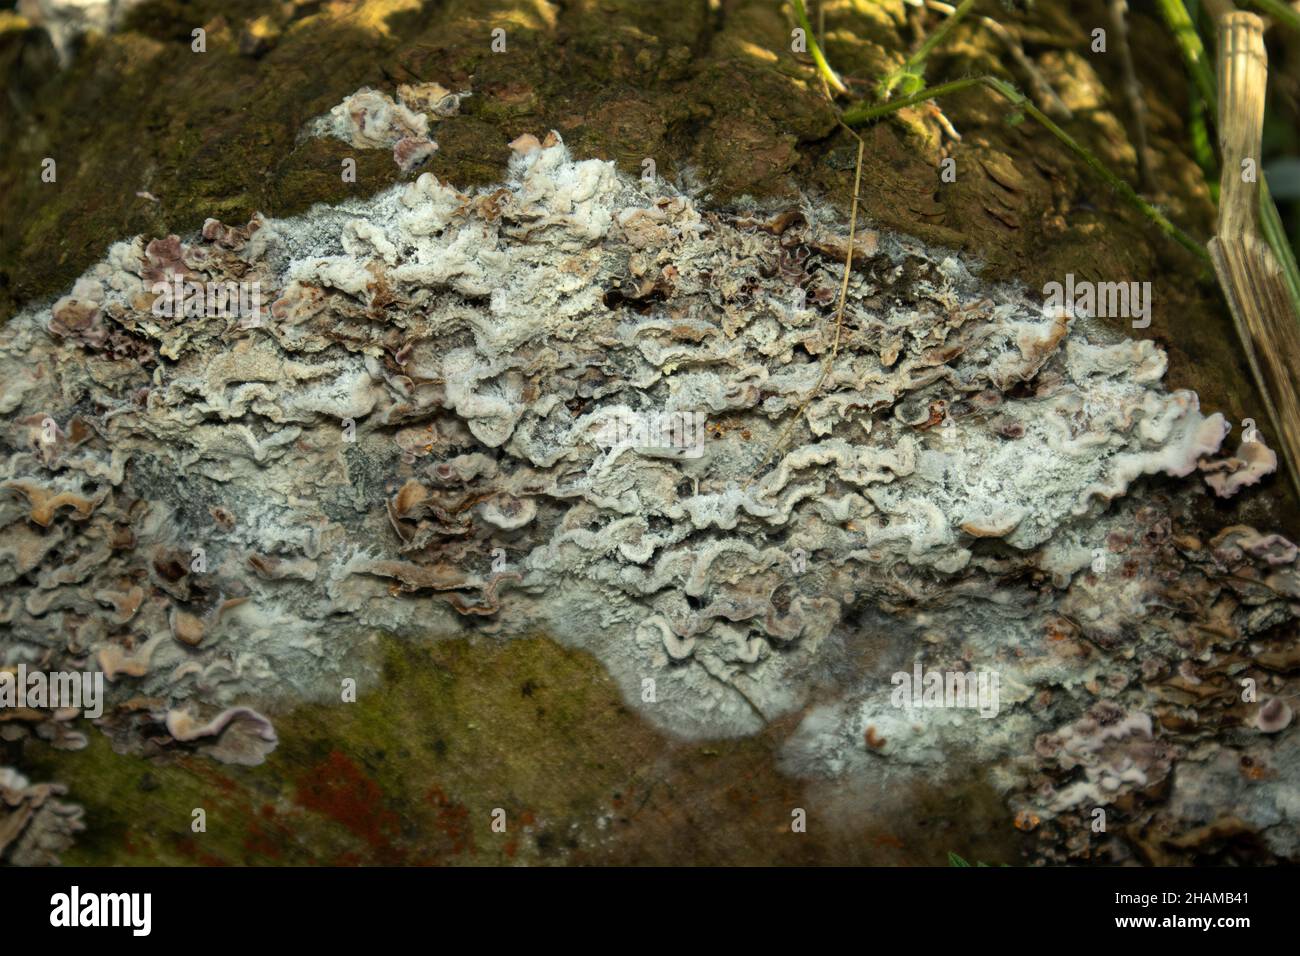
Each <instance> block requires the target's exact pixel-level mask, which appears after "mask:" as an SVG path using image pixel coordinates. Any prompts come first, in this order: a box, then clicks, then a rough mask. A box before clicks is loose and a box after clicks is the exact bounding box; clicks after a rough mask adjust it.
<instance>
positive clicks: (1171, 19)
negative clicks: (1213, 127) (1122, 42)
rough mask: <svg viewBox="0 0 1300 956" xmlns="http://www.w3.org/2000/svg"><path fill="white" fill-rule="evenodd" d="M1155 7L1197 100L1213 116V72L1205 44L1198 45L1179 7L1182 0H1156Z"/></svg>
mask: <svg viewBox="0 0 1300 956" xmlns="http://www.w3.org/2000/svg"><path fill="white" fill-rule="evenodd" d="M1156 6H1158V7H1159V8H1160V15H1161V16H1162V17H1164V20H1165V24H1166V25H1167V26H1168V27H1169V32H1170V33H1172V34H1173V35H1174V40H1175V41H1176V42H1177V43H1178V49H1179V51H1180V52H1181V53H1182V55H1183V61H1184V62H1185V63H1186V64H1187V71H1188V72H1189V73H1190V74H1191V75H1192V82H1193V83H1195V84H1196V89H1197V90H1198V91H1199V92H1200V94H1201V99H1202V100H1204V101H1205V104H1206V108H1207V109H1208V110H1209V113H1210V115H1211V116H1214V115H1215V111H1216V110H1217V109H1218V106H1217V104H1218V102H1219V90H1218V86H1217V85H1216V83H1215V81H1214V70H1212V69H1211V68H1210V64H1209V60H1208V59H1207V57H1206V55H1205V44H1203V43H1202V42H1201V35H1200V34H1199V33H1197V32H1196V25H1195V24H1194V23H1192V18H1191V17H1190V16H1189V15H1188V13H1187V8H1186V7H1185V6H1183V0H1156Z"/></svg>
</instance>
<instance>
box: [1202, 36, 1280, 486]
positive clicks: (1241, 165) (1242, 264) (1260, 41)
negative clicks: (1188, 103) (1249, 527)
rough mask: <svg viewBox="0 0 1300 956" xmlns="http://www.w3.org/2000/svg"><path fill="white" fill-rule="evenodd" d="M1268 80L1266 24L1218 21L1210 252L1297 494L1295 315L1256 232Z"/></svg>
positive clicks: (1270, 256) (1274, 264)
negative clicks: (1218, 178)
mask: <svg viewBox="0 0 1300 956" xmlns="http://www.w3.org/2000/svg"><path fill="white" fill-rule="evenodd" d="M1267 80H1268V58H1267V54H1266V53H1265V50H1264V25H1263V22H1262V21H1261V20H1260V18H1259V17H1257V16H1255V15H1254V14H1250V13H1230V14H1227V15H1226V16H1224V17H1223V18H1222V19H1220V21H1219V142H1220V146H1221V149H1222V155H1223V179H1222V183H1221V191H1220V201H1219V222H1218V227H1217V230H1216V232H1217V234H1216V236H1215V238H1213V239H1211V240H1210V242H1209V249H1210V255H1211V256H1212V257H1213V259H1214V268H1215V271H1216V272H1217V273H1218V275H1219V281H1220V284H1221V285H1222V286H1223V288H1224V291H1225V294H1226V295H1227V299H1228V305H1229V308H1230V309H1231V310H1232V318H1233V322H1234V324H1235V325H1236V327H1237V334H1238V335H1239V337H1240V338H1241V343H1242V347H1243V348H1244V349H1245V351H1246V357H1247V358H1248V360H1249V361H1250V368H1251V372H1252V373H1253V374H1254V376H1255V381H1256V383H1257V384H1258V386H1259V389H1260V392H1261V394H1262V396H1263V399H1264V403H1265V406H1266V410H1267V412H1268V416H1269V419H1270V421H1271V422H1272V425H1273V431H1274V433H1275V434H1276V435H1277V441H1278V443H1279V444H1280V446H1281V450H1282V453H1283V456H1284V457H1285V458H1286V462H1287V468H1288V470H1289V472H1290V475H1291V480H1292V481H1293V482H1294V483H1295V486H1296V489H1297V490H1298V491H1300V378H1297V375H1298V374H1300V373H1298V371H1297V369H1298V368H1300V316H1297V315H1296V314H1295V312H1294V311H1293V309H1292V307H1291V303H1290V300H1289V298H1288V295H1287V290H1286V286H1285V283H1284V279H1283V276H1282V270H1281V267H1280V265H1279V264H1278V262H1277V259H1276V258H1275V257H1274V255H1273V252H1272V250H1271V249H1270V248H1269V247H1268V243H1267V242H1266V241H1265V240H1264V237H1263V235H1262V234H1261V232H1260V228H1259V189H1260V185H1259V179H1260V176H1261V175H1262V174H1261V173H1260V171H1259V166H1260V136H1261V132H1262V130H1263V126H1264V93H1265V86H1266V83H1267Z"/></svg>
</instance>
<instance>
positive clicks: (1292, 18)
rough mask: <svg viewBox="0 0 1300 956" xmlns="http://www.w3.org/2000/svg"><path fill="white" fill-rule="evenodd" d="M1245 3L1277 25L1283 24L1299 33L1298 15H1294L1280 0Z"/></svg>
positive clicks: (1248, 0)
mask: <svg viewBox="0 0 1300 956" xmlns="http://www.w3.org/2000/svg"><path fill="white" fill-rule="evenodd" d="M1246 3H1248V4H1249V5H1250V6H1252V7H1255V8H1256V9H1257V10H1261V11H1263V12H1264V13H1266V14H1268V15H1269V16H1270V17H1272V18H1273V19H1274V20H1276V21H1277V22H1278V23H1284V24H1286V25H1287V26H1288V27H1290V28H1291V29H1292V30H1295V31H1297V32H1300V13H1296V12H1295V11H1294V10H1292V9H1291V8H1290V7H1288V6H1287V5H1286V4H1285V3H1283V2H1282V0H1246Z"/></svg>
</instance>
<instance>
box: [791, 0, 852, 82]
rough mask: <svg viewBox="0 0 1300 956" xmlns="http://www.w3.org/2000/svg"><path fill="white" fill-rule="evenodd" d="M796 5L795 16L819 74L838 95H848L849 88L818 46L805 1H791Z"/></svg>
mask: <svg viewBox="0 0 1300 956" xmlns="http://www.w3.org/2000/svg"><path fill="white" fill-rule="evenodd" d="M790 2H791V3H793V4H794V15H795V17H796V18H797V19H798V20H799V26H800V27H802V28H803V32H804V36H805V37H806V38H807V40H808V52H809V54H811V55H812V58H813V62H814V63H816V64H817V72H818V73H820V74H821V75H822V78H823V79H824V80H825V81H826V84H827V85H828V86H829V87H830V88H831V89H833V90H834V91H835V92H836V93H847V92H848V91H849V89H848V87H847V86H845V85H844V81H843V80H841V79H840V76H839V74H838V73H836V72H835V70H834V69H832V68H831V65H830V63H829V62H828V61H827V59H826V56H825V54H823V53H822V48H821V47H820V46H819V45H818V44H817V37H816V35H815V34H814V33H813V28H812V24H811V23H810V22H808V11H807V10H805V9H804V5H803V0H790Z"/></svg>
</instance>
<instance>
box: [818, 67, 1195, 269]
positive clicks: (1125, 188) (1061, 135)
mask: <svg viewBox="0 0 1300 956" xmlns="http://www.w3.org/2000/svg"><path fill="white" fill-rule="evenodd" d="M976 86H986V87H988V88H989V89H991V90H993V91H994V92H996V93H998V94H1000V95H1001V96H1002V97H1003V98H1004V99H1006V100H1007V101H1008V102H1010V103H1011V104H1012V105H1013V106H1015V107H1016V108H1017V109H1020V110H1023V111H1024V112H1025V113H1026V114H1027V115H1029V116H1032V117H1033V118H1034V119H1035V120H1037V121H1038V122H1039V123H1040V124H1042V125H1043V126H1044V127H1045V128H1046V129H1047V131H1048V132H1049V133H1051V134H1052V135H1053V136H1055V137H1056V138H1057V139H1059V140H1060V141H1061V142H1062V143H1064V144H1065V145H1066V146H1068V147H1069V148H1070V150H1071V151H1072V152H1073V153H1074V154H1075V155H1076V156H1078V157H1079V158H1080V159H1082V160H1083V162H1084V163H1085V164H1086V165H1087V167H1088V168H1089V169H1091V170H1092V171H1093V172H1094V173H1095V174H1096V175H1097V176H1098V177H1099V178H1100V179H1102V180H1103V181H1104V182H1105V183H1107V185H1109V186H1110V187H1111V188H1112V189H1114V190H1115V191H1116V192H1118V193H1119V194H1120V196H1121V197H1123V199H1124V200H1125V201H1126V202H1127V203H1128V204H1129V205H1131V206H1133V208H1135V209H1137V210H1138V211H1139V212H1140V213H1142V215H1144V216H1146V217H1147V218H1148V219H1150V220H1151V221H1152V222H1153V223H1155V224H1156V226H1157V227H1158V228H1159V229H1160V231H1161V232H1163V233H1164V234H1165V235H1166V236H1168V237H1169V238H1171V239H1173V240H1174V241H1175V242H1177V243H1178V244H1179V245H1180V246H1182V247H1183V248H1184V249H1187V250H1188V251H1189V252H1191V253H1193V254H1194V255H1196V256H1197V257H1198V258H1200V259H1201V260H1202V261H1204V262H1206V263H1209V262H1210V256H1209V253H1207V252H1206V251H1205V247H1204V246H1203V245H1202V244H1201V243H1199V242H1197V241H1196V240H1195V239H1193V238H1192V237H1191V236H1189V235H1187V234H1186V233H1185V232H1183V231H1182V230H1181V229H1179V228H1178V227H1177V226H1175V225H1174V224H1173V223H1172V222H1170V221H1169V220H1168V219H1167V218H1166V217H1165V215H1164V213H1162V212H1161V211H1160V210H1159V209H1157V208H1156V207H1155V206H1153V205H1151V204H1150V203H1149V202H1147V201H1146V200H1145V199H1143V198H1142V197H1141V196H1139V195H1138V194H1137V192H1136V191H1135V190H1134V189H1133V187H1132V186H1130V185H1129V184H1128V183H1126V182H1124V180H1122V179H1120V178H1119V177H1118V176H1116V175H1115V174H1114V173H1112V172H1111V171H1110V170H1109V169H1107V168H1106V165H1105V164H1104V163H1102V161H1101V160H1100V159H1098V158H1097V157H1096V156H1095V155H1094V154H1093V153H1092V151H1091V150H1089V149H1088V148H1087V147H1086V146H1084V145H1083V144H1082V143H1080V142H1079V141H1078V140H1076V139H1075V138H1074V137H1073V136H1071V135H1070V134H1069V133H1067V132H1066V131H1065V130H1063V129H1061V127H1059V126H1057V125H1056V123H1055V122H1053V121H1052V119H1051V117H1049V116H1047V115H1046V114H1045V113H1043V111H1042V110H1040V109H1039V108H1038V107H1036V106H1034V104H1033V103H1032V102H1030V100H1029V98H1028V97H1026V96H1024V95H1023V94H1022V93H1021V92H1020V91H1019V90H1017V89H1016V88H1015V87H1014V86H1012V85H1011V84H1010V83H1007V82H1005V81H1003V80H999V79H998V78H997V77H994V76H973V77H967V78H966V79H961V80H953V81H952V82H950V83H942V84H940V85H939V86H935V87H932V88H930V89H927V90H922V91H921V92H919V93H914V94H912V95H911V96H905V97H903V98H902V99H899V100H894V101H893V102H890V103H879V104H875V105H872V104H867V103H859V104H858V105H857V106H853V107H850V108H849V109H848V110H846V111H845V112H844V117H843V119H844V122H845V124H846V125H848V126H860V125H862V124H864V123H870V122H873V121H875V120H878V119H880V118H881V117H883V116H887V115H889V114H890V113H894V112H896V111H898V110H901V109H904V108H906V107H908V106H915V105H917V104H918V103H924V102H925V101H926V100H931V99H936V98H938V97H941V96H946V95H948V94H949V93H958V92H960V91H962V90H967V89H971V88H972V87H976Z"/></svg>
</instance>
